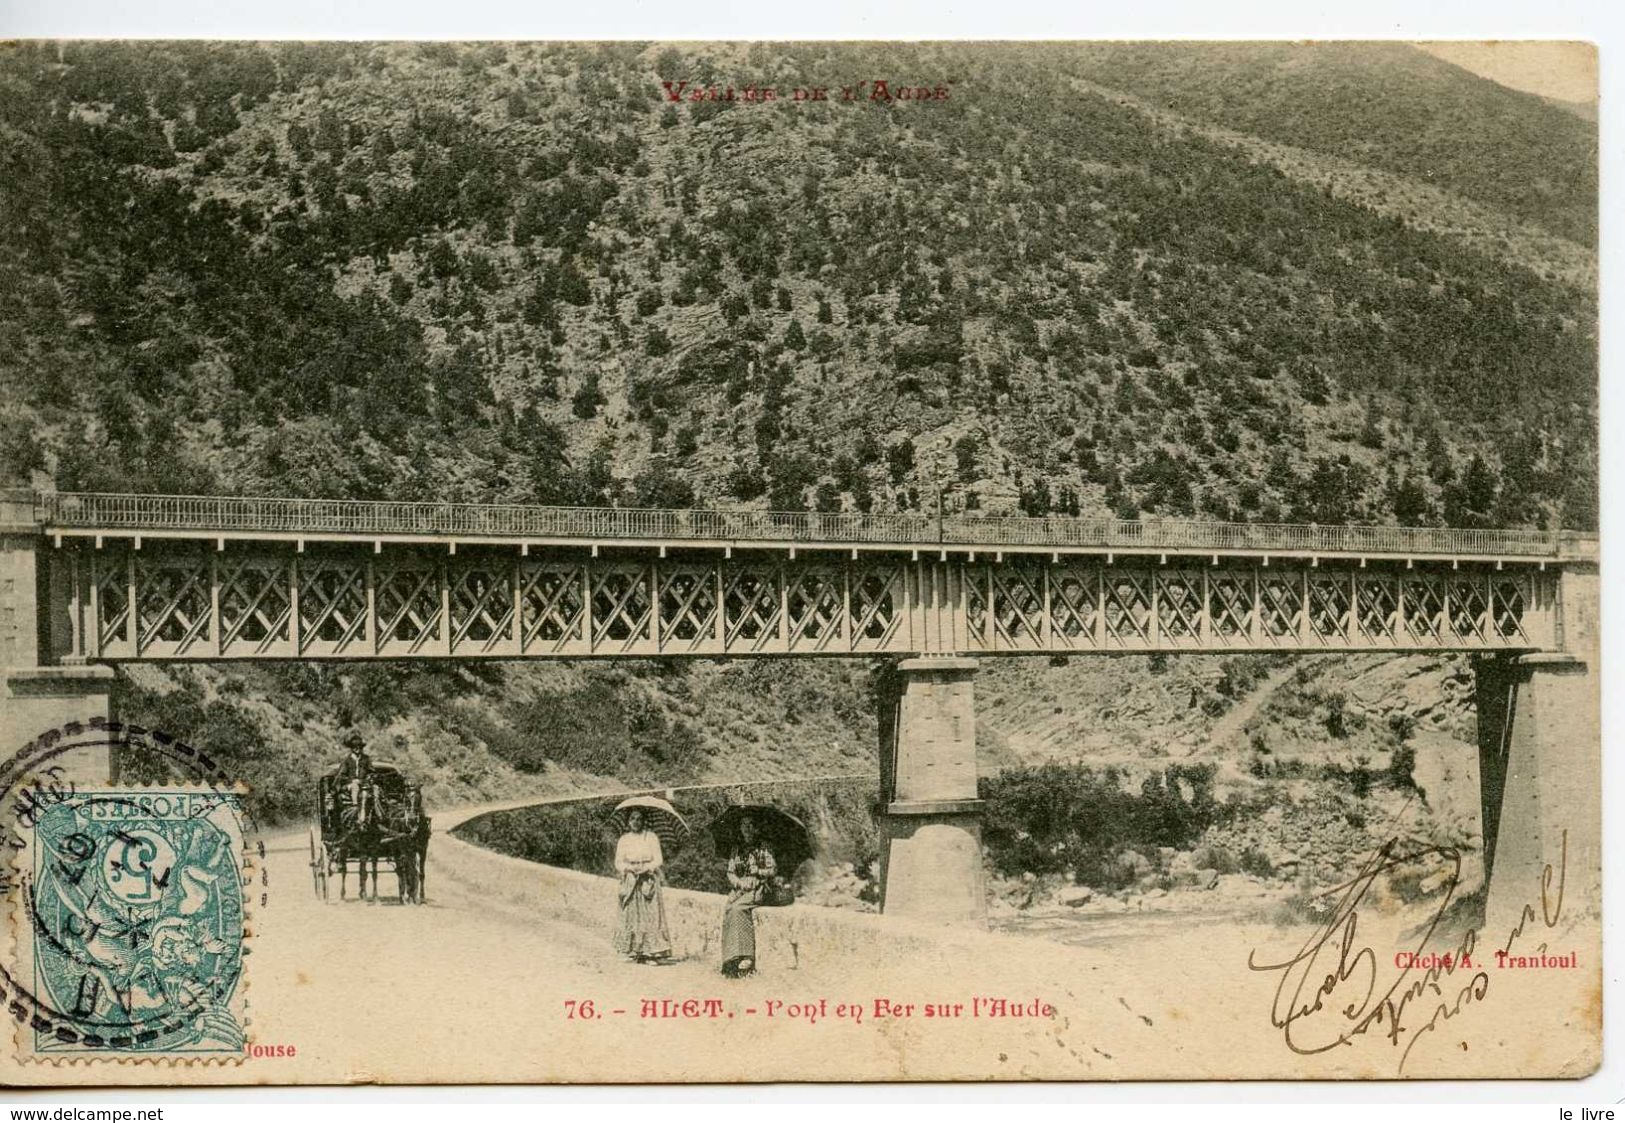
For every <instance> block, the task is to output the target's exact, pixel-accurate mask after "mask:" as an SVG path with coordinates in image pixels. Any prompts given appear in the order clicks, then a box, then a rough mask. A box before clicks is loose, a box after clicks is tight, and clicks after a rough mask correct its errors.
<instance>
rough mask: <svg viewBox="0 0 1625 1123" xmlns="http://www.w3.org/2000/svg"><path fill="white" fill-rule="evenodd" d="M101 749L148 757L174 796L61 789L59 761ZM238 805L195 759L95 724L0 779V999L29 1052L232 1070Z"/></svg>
mask: <svg viewBox="0 0 1625 1123" xmlns="http://www.w3.org/2000/svg"><path fill="white" fill-rule="evenodd" d="M101 747H116V748H117V749H119V750H120V751H125V752H128V751H130V750H132V749H133V750H136V751H139V752H141V753H144V754H150V758H151V761H152V762H162V763H164V764H166V765H167V766H168V768H167V769H166V770H167V771H171V772H174V771H178V772H179V774H180V776H181V779H182V782H181V783H180V784H158V785H120V784H117V783H111V784H106V785H101V784H98V785H95V786H94V787H89V786H85V785H80V784H75V783H74V782H73V781H72V780H70V779H68V778H67V772H66V769H64V767H63V760H64V758H65V757H66V755H67V754H69V753H72V752H75V751H77V750H83V749H96V748H101ZM243 794H244V793H243V791H242V789H240V788H239V787H238V786H237V785H236V784H234V783H233V782H232V781H231V779H230V778H229V777H228V776H227V775H226V773H225V770H224V769H222V768H220V767H219V766H218V764H217V763H216V762H215V761H213V760H212V759H211V758H210V757H209V756H208V755H207V753H205V752H202V751H200V750H198V749H195V748H193V747H192V746H190V745H187V744H186V743H185V742H182V741H179V740H177V739H175V738H173V737H169V736H167V735H165V734H162V733H157V732H149V731H148V730H145V729H142V728H140V727H138V726H130V725H125V724H122V723H119V722H115V721H108V720H104V719H93V720H91V721H88V722H84V723H78V722H74V723H69V724H68V725H65V726H63V727H61V728H59V729H55V730H50V731H47V732H46V733H44V734H42V735H41V736H39V737H37V738H35V739H34V740H33V741H31V742H29V743H28V744H27V745H25V746H23V748H22V750H20V751H19V752H18V753H17V754H15V755H14V756H12V757H11V758H9V759H7V760H6V761H4V763H3V764H0V812H3V813H4V815H5V820H6V821H5V824H4V827H5V834H6V838H5V841H6V843H7V848H8V851H9V853H10V855H11V861H10V862H9V863H8V864H7V868H6V869H5V870H4V871H3V873H4V875H5V876H6V877H7V881H8V886H7V887H8V889H9V890H10V894H11V895H12V897H13V901H14V904H13V910H14V911H13V916H14V919H15V924H16V931H15V935H16V936H17V940H16V955H15V956H13V957H12V959H13V961H12V962H0V988H3V990H4V995H3V998H4V1002H5V1005H6V1008H7V1010H8V1011H9V1012H10V1013H11V1014H12V1016H13V1017H14V1018H15V1019H16V1020H17V1021H18V1022H20V1023H22V1026H23V1029H24V1030H25V1031H26V1032H27V1033H28V1034H30V1035H31V1037H32V1040H33V1042H34V1046H35V1048H34V1049H33V1050H31V1052H33V1053H34V1054H35V1055H45V1054H61V1053H67V1054H70V1055H72V1054H81V1055H82V1054H85V1053H87V1052H98V1053H109V1052H111V1053H115V1054H120V1055H141V1054H151V1053H163V1054H165V1055H175V1054H177V1053H184V1054H187V1055H197V1054H215V1055H226V1056H240V1055H241V1054H242V1052H243V1049H244V1046H245V1038H246V1033H245V1029H244V1024H243V1023H244V1021H245V1016H244V1003H243V1001H242V982H243V980H242V973H243V958H244V952H245V948H244V940H245V938H246V936H247V935H248V926H247V920H246V914H247V906H248V903H249V899H248V895H249V893H250V892H251V889H252V887H251V885H250V883H249V880H248V877H247V873H246V869H245V861H244V859H245V856H246V854H247V853H248V851H247V846H246V841H247V840H246V837H245V831H247V830H248V829H250V827H251V825H252V817H251V815H250V814H249V813H248V811H247V809H246V808H245V807H244V805H243V801H242V795H243Z"/></svg>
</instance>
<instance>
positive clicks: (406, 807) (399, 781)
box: [310, 760, 429, 904]
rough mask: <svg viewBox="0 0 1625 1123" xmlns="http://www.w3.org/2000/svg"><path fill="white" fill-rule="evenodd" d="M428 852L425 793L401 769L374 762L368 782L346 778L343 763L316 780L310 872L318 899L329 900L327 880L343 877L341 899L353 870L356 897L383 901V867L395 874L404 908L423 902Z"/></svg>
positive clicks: (350, 777) (382, 762) (386, 763)
mask: <svg viewBox="0 0 1625 1123" xmlns="http://www.w3.org/2000/svg"><path fill="white" fill-rule="evenodd" d="M428 850H429V816H427V815H425V814H424V813H423V792H422V790H421V789H420V788H419V787H418V786H417V785H416V784H414V783H412V782H411V781H410V780H408V779H407V778H406V774H405V773H404V772H402V771H401V770H400V768H399V767H397V766H396V765H393V764H390V763H389V762H388V761H381V760H380V761H373V762H371V764H370V767H369V768H368V769H367V772H366V776H365V779H357V778H355V777H353V776H346V775H344V768H343V766H342V765H341V766H340V767H338V768H334V769H333V770H332V771H331V772H328V773H327V774H326V775H324V776H322V777H320V778H319V779H318V780H317V781H316V821H315V825H314V826H313V827H312V828H311V832H310V870H311V876H312V878H313V879H314V882H315V888H316V895H317V896H318V897H320V898H322V899H323V900H324V901H325V900H327V899H328V891H329V887H328V881H329V879H330V878H331V877H332V875H333V874H335V873H336V874H338V877H339V898H340V899H341V900H342V899H343V898H344V897H345V896H346V893H347V888H348V886H347V881H348V878H349V873H350V870H351V869H352V868H353V869H354V870H355V871H356V874H357V875H358V880H359V887H358V892H357V896H358V897H362V898H364V897H366V895H367V875H368V873H369V872H370V873H371V875H372V899H373V900H374V901H376V900H377V899H378V867H379V866H380V865H384V866H386V867H387V868H388V869H390V870H391V871H392V872H393V873H394V874H395V886H396V893H397V895H398V897H399V898H400V900H401V902H402V903H403V904H404V903H406V902H408V901H411V902H414V903H416V904H422V903H423V875H424V865H425V863H426V860H427V857H428Z"/></svg>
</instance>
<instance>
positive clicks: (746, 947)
mask: <svg viewBox="0 0 1625 1123" xmlns="http://www.w3.org/2000/svg"><path fill="white" fill-rule="evenodd" d="M777 873H778V865H777V864H776V863H775V862H774V861H773V852H772V851H770V850H769V849H768V848H767V846H766V845H765V844H763V842H762V841H761V840H760V837H759V835H758V832H757V827H756V821H755V820H754V819H752V818H750V817H749V816H748V815H747V816H745V817H744V818H742V819H740V820H739V840H738V845H737V846H735V848H734V852H733V854H732V855H731V856H730V857H729V858H728V884H729V886H730V887H731V888H730V890H729V893H728V904H727V906H726V908H725V909H724V910H723V913H722V973H723V974H724V975H726V976H727V977H728V978H730V979H742V978H744V977H745V976H746V975H754V974H755V973H756V910H757V909H758V908H759V907H761V906H762V905H763V904H765V903H766V901H767V895H768V887H769V886H770V885H771V883H772V880H773V877H774V875H776V874H777Z"/></svg>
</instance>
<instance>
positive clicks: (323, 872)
mask: <svg viewBox="0 0 1625 1123" xmlns="http://www.w3.org/2000/svg"><path fill="white" fill-rule="evenodd" d="M310 879H311V884H312V887H313V888H314V889H315V891H316V896H317V897H319V898H321V899H322V900H324V901H325V900H327V853H326V851H325V850H323V851H318V850H317V849H316V832H315V831H314V830H312V831H311V832H310Z"/></svg>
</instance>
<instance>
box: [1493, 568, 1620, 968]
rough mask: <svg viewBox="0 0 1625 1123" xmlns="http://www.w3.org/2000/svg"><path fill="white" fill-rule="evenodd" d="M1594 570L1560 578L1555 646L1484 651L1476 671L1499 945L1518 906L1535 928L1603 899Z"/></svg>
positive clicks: (1519, 916)
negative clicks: (1531, 912)
mask: <svg viewBox="0 0 1625 1123" xmlns="http://www.w3.org/2000/svg"><path fill="white" fill-rule="evenodd" d="M1598 593H1599V589H1598V577H1597V568H1596V566H1594V565H1593V566H1571V567H1569V568H1567V569H1565V570H1564V572H1563V574H1562V576H1561V578H1560V579H1559V583H1558V589H1557V596H1558V602H1559V609H1560V611H1559V613H1558V617H1557V618H1558V620H1559V631H1560V635H1559V637H1558V641H1559V646H1560V647H1561V648H1562V650H1560V651H1554V652H1543V653H1539V654H1526V655H1511V654H1508V655H1485V656H1480V657H1478V658H1477V659H1476V660H1475V661H1474V669H1475V671H1476V675H1477V683H1476V690H1475V693H1476V700H1477V706H1478V751H1479V785H1480V795H1481V799H1482V803H1483V837H1484V869H1485V875H1486V881H1487V897H1486V901H1485V910H1484V911H1485V917H1484V919H1485V933H1484V934H1485V936H1486V937H1488V938H1489V939H1490V941H1492V942H1491V946H1492V948H1493V947H1501V946H1504V944H1505V943H1506V940H1507V937H1508V934H1509V933H1511V932H1512V931H1513V930H1514V929H1515V928H1517V927H1518V925H1519V924H1520V922H1521V921H1522V920H1523V917H1524V909H1525V908H1526V907H1528V908H1532V909H1533V910H1534V916H1535V919H1533V920H1531V921H1530V922H1529V924H1528V926H1527V929H1526V930H1534V929H1535V928H1542V929H1543V928H1544V921H1545V920H1547V919H1549V918H1550V919H1555V918H1556V917H1557V915H1558V909H1559V898H1560V897H1561V913H1562V915H1563V916H1565V917H1569V918H1573V917H1574V916H1576V915H1579V914H1583V913H1587V912H1590V913H1599V912H1600V911H1601V904H1602V880H1601V869H1602V720H1601V718H1602V714H1601V678H1600V677H1599V674H1598V654H1599V651H1600V635H1599V631H1598Z"/></svg>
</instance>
